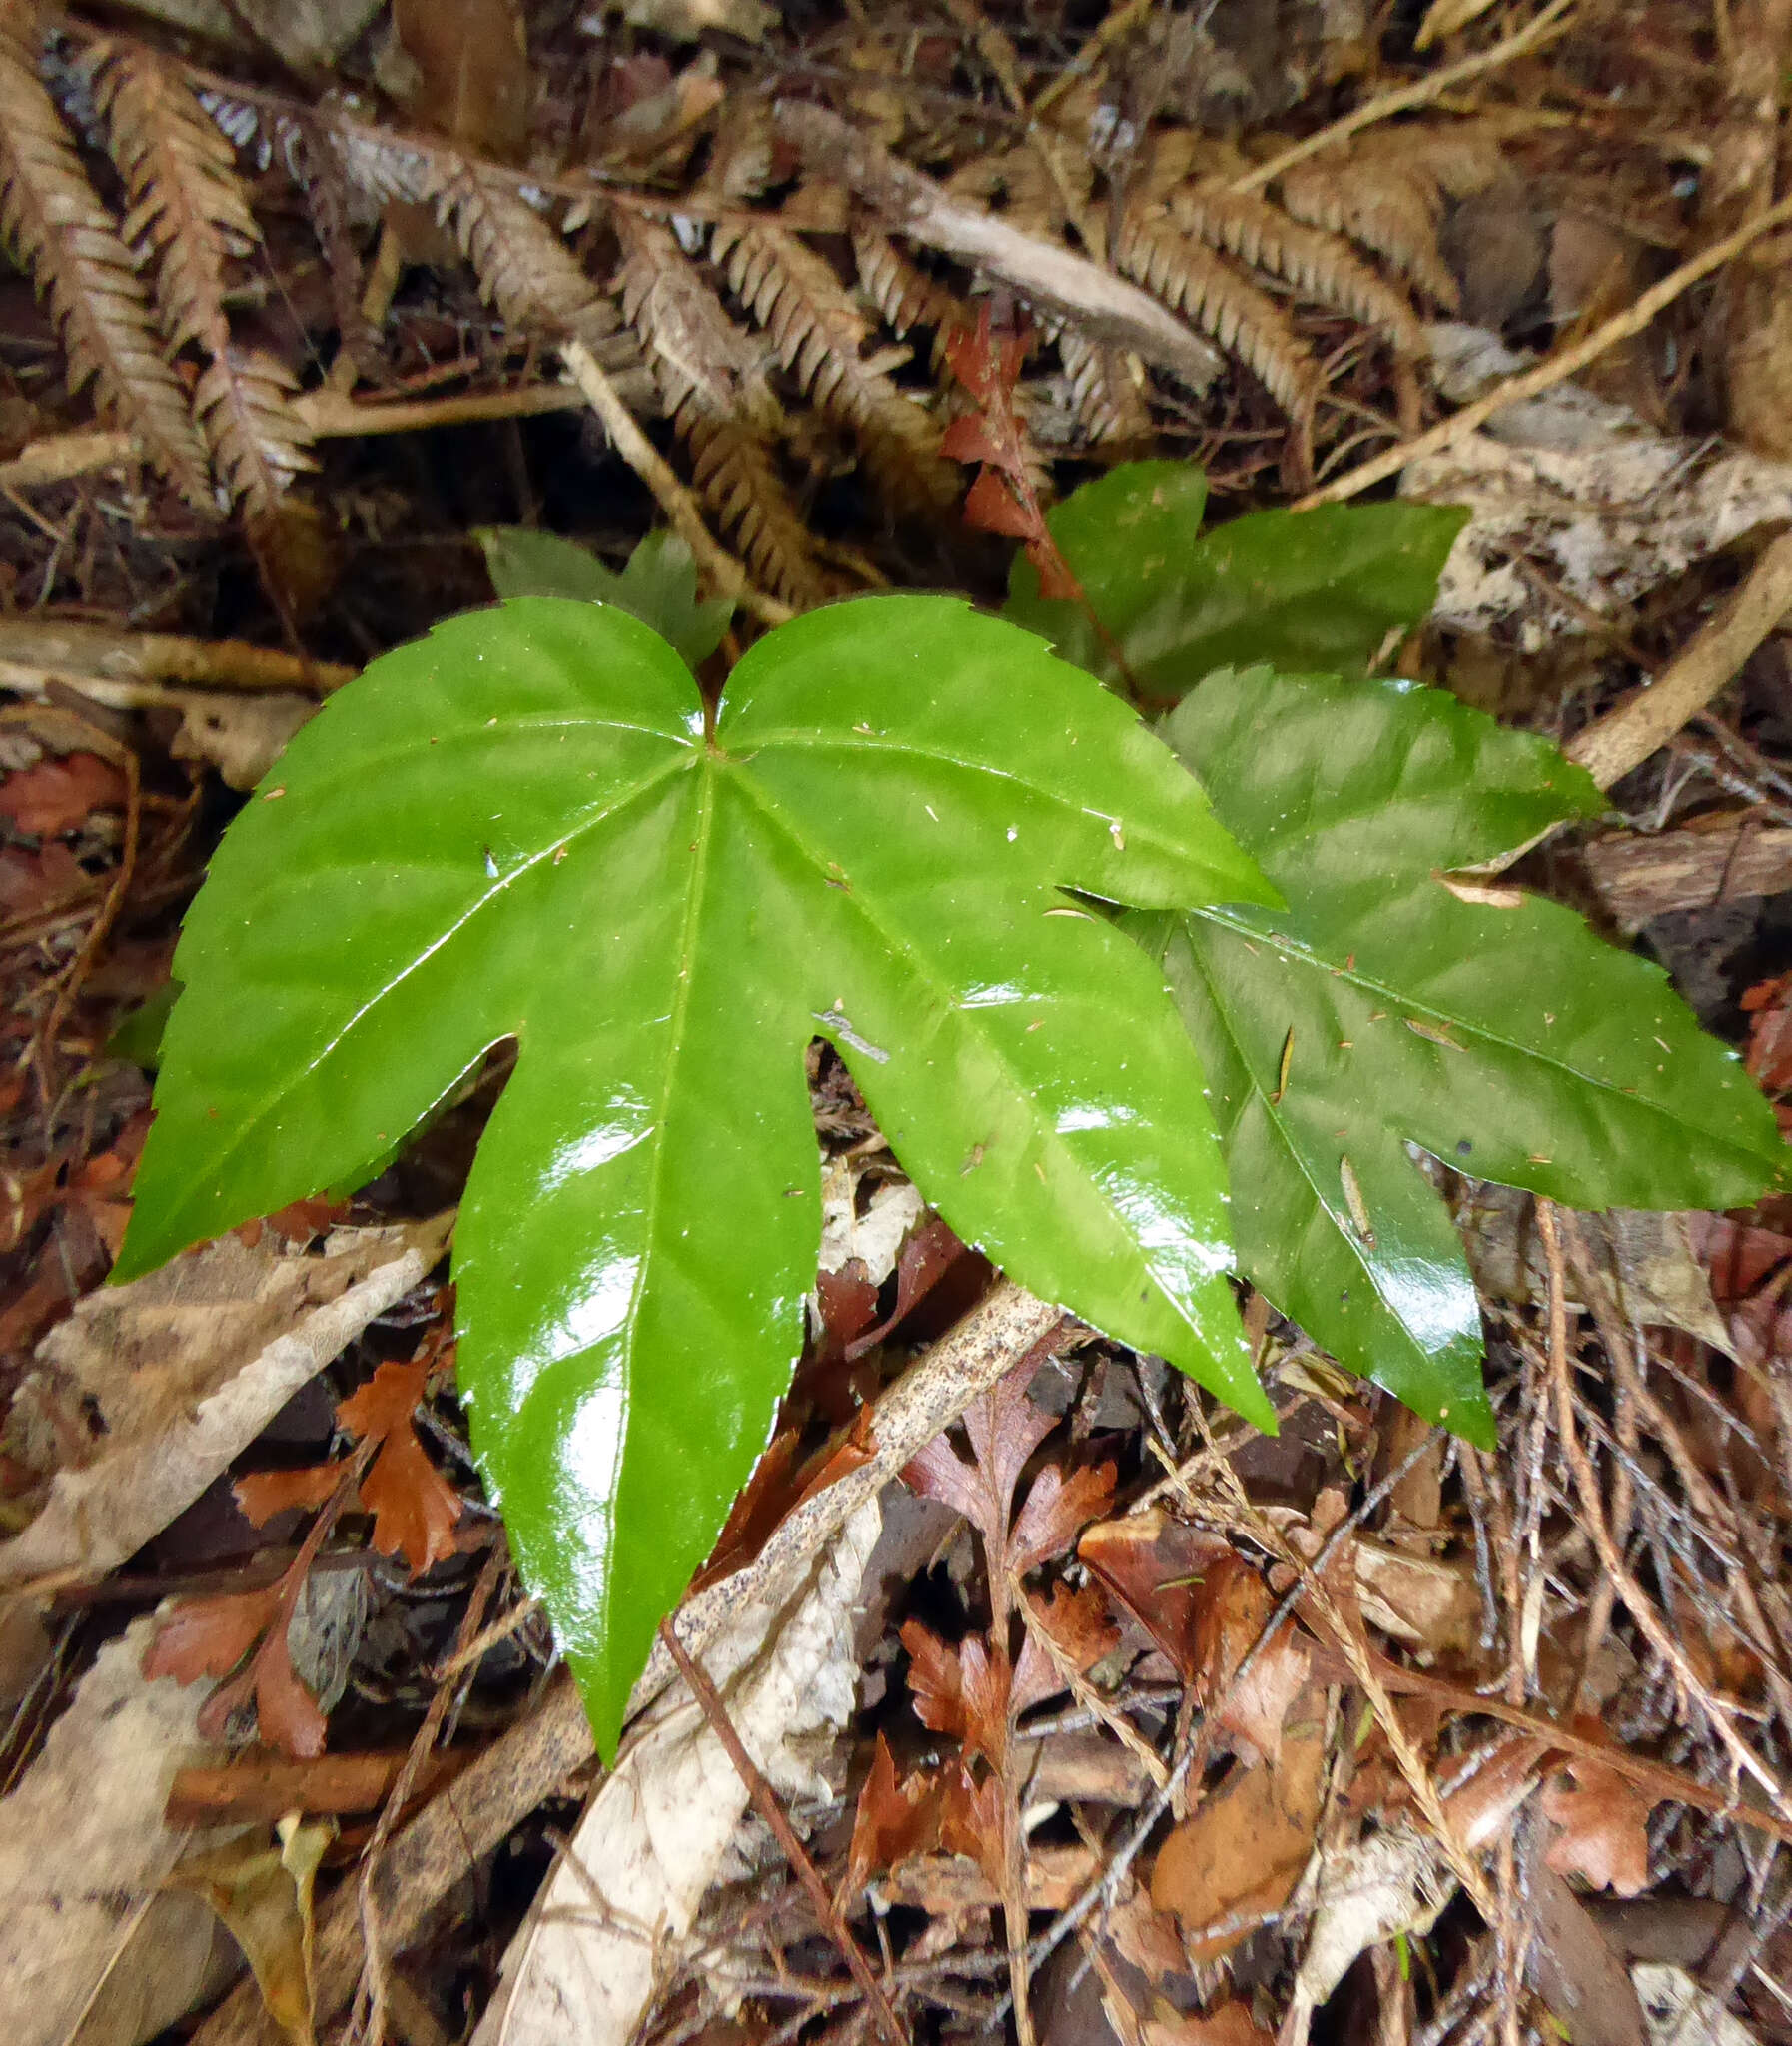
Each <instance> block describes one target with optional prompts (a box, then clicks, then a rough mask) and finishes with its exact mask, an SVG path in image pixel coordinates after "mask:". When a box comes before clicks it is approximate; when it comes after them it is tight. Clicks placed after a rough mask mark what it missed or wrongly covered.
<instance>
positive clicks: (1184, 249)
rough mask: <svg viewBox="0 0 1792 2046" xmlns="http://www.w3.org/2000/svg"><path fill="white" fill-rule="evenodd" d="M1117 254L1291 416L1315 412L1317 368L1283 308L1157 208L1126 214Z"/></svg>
mask: <svg viewBox="0 0 1792 2046" xmlns="http://www.w3.org/2000/svg"><path fill="white" fill-rule="evenodd" d="M1114 256H1115V260H1116V262H1117V263H1118V264H1119V265H1120V268H1121V269H1122V270H1124V271H1125V272H1126V274H1127V275H1128V276H1129V277H1132V278H1135V279H1137V281H1138V282H1139V283H1140V284H1142V285H1144V286H1145V287H1146V288H1147V289H1148V290H1150V291H1154V292H1156V293H1157V295H1158V297H1159V298H1161V299H1162V300H1163V301H1164V303H1165V304H1166V305H1168V306H1170V307H1172V308H1173V309H1174V310H1175V311H1177V312H1180V313H1184V314H1186V315H1187V316H1188V318H1189V319H1191V320H1193V321H1194V322H1195V324H1196V325H1197V326H1198V327H1201V328H1203V329H1205V330H1206V332H1207V333H1209V334H1211V335H1212V336H1213V337H1214V339H1215V340H1216V341H1217V342H1218V343H1219V344H1220V346H1221V347H1222V348H1223V349H1227V350H1229V351H1230V352H1231V353H1232V354H1234V355H1236V356H1237V357H1238V358H1239V360H1240V361H1241V362H1242V363H1244V365H1245V367H1246V368H1247V369H1249V370H1250V371H1252V372H1253V374H1254V375H1255V376H1256V377H1257V379H1258V381H1259V383H1261V384H1262V385H1263V386H1264V388H1265V390H1267V391H1268V392H1269V394H1270V395H1271V397H1272V398H1274V399H1275V400H1276V401H1277V403H1278V404H1279V405H1281V407H1282V408H1283V410H1284V411H1285V412H1286V413H1288V414H1289V416H1290V417H1291V418H1294V419H1300V418H1304V417H1305V416H1306V415H1307V414H1308V413H1309V412H1310V411H1311V410H1312V407H1313V402H1314V399H1315V396H1316V395H1317V393H1318V390H1319V365H1318V364H1317V363H1316V362H1315V360H1314V357H1313V353H1312V351H1311V350H1310V349H1309V348H1308V347H1307V345H1306V343H1305V342H1303V341H1302V339H1301V337H1300V336H1299V335H1298V334H1297V333H1296V332H1295V330H1294V329H1293V327H1291V326H1290V325H1289V322H1288V319H1287V317H1286V315H1285V314H1284V313H1283V311H1282V308H1281V307H1280V306H1278V305H1277V304H1276V302H1275V300H1274V299H1272V298H1270V297H1269V295H1268V294H1267V293H1265V292H1262V291H1260V290H1259V289H1258V288H1257V286H1256V285H1254V284H1252V283H1251V282H1250V281H1249V280H1248V279H1247V278H1244V277H1241V276H1240V275H1239V273H1238V272H1237V271H1236V270H1234V269H1233V268H1232V266H1231V265H1230V264H1229V263H1228V262H1227V261H1226V259H1225V258H1224V257H1223V256H1220V255H1218V254H1216V252H1215V251H1214V250H1212V249H1210V248H1208V247H1207V246H1206V245H1205V244H1204V243H1202V242H1199V241H1197V240H1195V239H1194V238H1193V237H1192V236H1189V235H1185V234H1182V233H1181V232H1179V230H1178V229H1177V227H1176V226H1175V224H1174V223H1173V222H1172V221H1171V220H1170V218H1169V217H1168V215H1167V214H1166V213H1165V212H1164V210H1163V209H1162V208H1161V207H1157V206H1148V205H1135V206H1132V207H1129V208H1128V209H1127V213H1126V216H1125V218H1124V220H1123V221H1122V223H1121V229H1120V234H1119V237H1118V238H1117V240H1116V243H1115V248H1114Z"/></svg>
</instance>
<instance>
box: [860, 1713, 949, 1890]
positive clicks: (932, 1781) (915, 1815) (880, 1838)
mask: <svg viewBox="0 0 1792 2046" xmlns="http://www.w3.org/2000/svg"><path fill="white" fill-rule="evenodd" d="M940 1801H941V1792H940V1780H939V1778H938V1777H937V1776H935V1775H933V1774H931V1773H930V1772H928V1771H927V1770H923V1769H917V1770H916V1771H915V1773H914V1774H913V1775H911V1776H906V1777H904V1778H903V1780H902V1781H901V1782H900V1783H898V1782H897V1780H896V1762H895V1758H894V1757H893V1756H892V1755H891V1753H890V1748H889V1743H888V1742H887V1741H886V1740H885V1739H884V1737H883V1735H882V1734H881V1733H880V1734H879V1735H878V1736H877V1744H876V1746H875V1748H874V1749H873V1750H872V1756H871V1773H870V1774H869V1775H868V1776H867V1777H866V1778H865V1781H864V1785H863V1787H862V1788H861V1789H860V1791H859V1801H858V1807H857V1809H856V1811H855V1812H854V1814H853V1822H852V1845H851V1847H850V1848H849V1849H848V1851H847V1856H846V1885H845V1886H846V1894H847V1895H848V1896H849V1897H856V1896H858V1894H859V1893H860V1891H862V1890H863V1889H864V1887H865V1885H866V1884H867V1883H868V1882H869V1881H870V1880H871V1879H872V1877H873V1876H875V1875H881V1874H882V1873H883V1872H884V1871H885V1870H886V1869H890V1868H895V1867H898V1866H899V1865H900V1864H901V1863H902V1862H904V1861H906V1860H907V1859H908V1858H909V1856H910V1855H912V1854H926V1853H930V1852H931V1851H932V1850H933V1848H934V1847H936V1846H937V1845H938V1843H939V1833H940Z"/></svg>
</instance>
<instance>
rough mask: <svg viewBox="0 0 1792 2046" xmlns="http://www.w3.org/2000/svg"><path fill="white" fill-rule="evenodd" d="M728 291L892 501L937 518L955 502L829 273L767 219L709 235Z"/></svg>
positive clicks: (934, 441) (953, 488) (934, 432)
mask: <svg viewBox="0 0 1792 2046" xmlns="http://www.w3.org/2000/svg"><path fill="white" fill-rule="evenodd" d="M711 253H712V255H713V257H714V259H715V261H716V262H717V263H718V264H719V265H720V266H721V268H722V271H723V273H724V275H725V276H726V277H727V280H728V283H729V286H730V288H731V289H732V290H733V292H734V293H735V295H736V297H738V298H739V299H740V300H741V302H742V303H743V304H744V305H745V306H746V307H747V308H748V309H749V310H750V311H751V313H752V315H753V318H754V319H755V320H757V321H758V322H759V324H760V325H761V326H762V327H763V328H764V329H765V331H766V333H767V334H768V335H769V336H770V337H771V344H772V347H773V348H774V349H775V350H776V351H777V354H778V359H779V361H780V362H782V364H783V365H784V367H785V369H786V370H788V371H789V372H790V374H791V375H792V376H793V377H794V378H795V379H796V381H797V383H798V385H799V386H800V387H801V388H802V390H803V391H804V392H806V393H807V395H808V396H809V397H810V398H811V399H812V400H813V401H814V403H815V405H816V406H817V407H818V408H819V409H820V410H821V411H822V412H823V413H825V414H826V415H827V417H828V418H829V419H831V420H833V421H834V422H835V423H836V424H837V425H839V426H841V427H844V428H845V429H846V431H847V432H848V433H849V434H851V435H852V437H853V438H854V440H855V441H857V442H858V444H859V446H860V448H861V449H862V450H863V451H864V457H865V463H866V466H867V467H868V468H869V469H870V471H871V472H872V474H873V476H875V477H876V478H877V479H878V481H879V482H881V483H882V484H883V485H884V487H885V488H886V489H887V490H888V491H889V492H890V493H891V495H892V497H894V498H895V499H896V500H898V501H899V502H900V503H903V504H906V505H908V506H911V507H913V508H915V509H916V510H918V511H920V512H923V513H928V512H940V511H942V510H943V509H944V508H945V507H946V506H947V505H950V504H951V503H952V501H953V500H954V499H955V498H956V497H957V495H958V478H957V476H956V475H955V473H954V472H953V471H952V470H951V469H949V468H948V467H947V465H946V464H945V463H944V462H943V461H942V460H941V459H940V454H939V431H938V428H937V427H936V426H935V424H934V421H933V419H932V417H931V416H930V415H929V414H928V413H927V412H925V411H924V410H923V409H922V408H921V406H919V405H918V404H916V402H915V401H914V400H913V399H912V398H909V397H907V396H906V395H905V394H904V393H903V392H902V391H901V390H900V389H899V388H898V386H897V385H896V383H895V382H894V380H893V379H892V378H891V377H890V376H889V375H888V373H887V372H886V371H884V370H882V369H880V368H879V367H878V366H877V364H876V362H875V361H873V362H867V361H866V360H865V358H864V356H863V355H862V354H861V350H862V349H863V348H864V345H865V343H866V341H867V340H868V339H869V338H870V334H871V328H870V324H869V322H868V321H867V320H866V319H865V318H864V316H863V315H862V314H861V313H860V311H859V309H858V307H857V306H856V305H855V304H854V303H853V299H852V295H851V294H850V293H849V292H848V291H847V289H846V287H845V286H844V285H842V284H841V282H840V280H839V279H838V278H837V277H836V276H835V275H834V271H833V267H832V265H831V264H829V263H828V262H827V260H826V259H825V258H824V257H822V256H820V255H818V254H817V253H816V251H815V250H813V249H811V248H810V247H809V245H808V244H807V243H806V242H804V241H803V240H801V238H800V237H798V236H796V235H793V234H791V233H790V232H789V230H788V229H786V228H782V227H779V226H777V225H776V224H775V223H773V222H771V221H759V222H755V223H753V224H752V225H751V226H750V227H739V228H718V229H717V231H716V236H715V242H714V245H713V248H712V251H711Z"/></svg>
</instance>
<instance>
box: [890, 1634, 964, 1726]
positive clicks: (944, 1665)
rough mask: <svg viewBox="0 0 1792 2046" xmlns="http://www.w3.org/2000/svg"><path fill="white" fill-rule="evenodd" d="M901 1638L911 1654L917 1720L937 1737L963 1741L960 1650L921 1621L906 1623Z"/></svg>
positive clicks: (910, 1684)
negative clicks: (943, 1736) (949, 1736)
mask: <svg viewBox="0 0 1792 2046" xmlns="http://www.w3.org/2000/svg"><path fill="white" fill-rule="evenodd" d="M899 1638H900V1639H901V1642H902V1645H903V1646H904V1647H905V1648H906V1649H907V1650H908V1689H909V1696H910V1697H912V1698H913V1699H914V1701H915V1716H916V1717H917V1718H918V1719H919V1720H920V1721H921V1724H922V1725H923V1726H928V1727H931V1728H932V1729H933V1731H934V1732H935V1733H949V1734H951V1736H952V1737H953V1738H954V1739H955V1740H957V1739H962V1738H963V1736H964V1731H965V1703H964V1678H963V1675H962V1673H961V1671H960V1669H959V1666H958V1652H957V1650H956V1649H955V1648H953V1647H952V1646H951V1645H950V1644H949V1643H948V1642H946V1641H942V1640H941V1639H940V1637H939V1635H938V1634H936V1633H935V1632H934V1631H933V1629H932V1628H931V1627H926V1626H923V1625H922V1624H921V1622H920V1621H919V1620H918V1619H910V1620H905V1621H904V1622H903V1624H902V1628H901V1632H900V1635H899Z"/></svg>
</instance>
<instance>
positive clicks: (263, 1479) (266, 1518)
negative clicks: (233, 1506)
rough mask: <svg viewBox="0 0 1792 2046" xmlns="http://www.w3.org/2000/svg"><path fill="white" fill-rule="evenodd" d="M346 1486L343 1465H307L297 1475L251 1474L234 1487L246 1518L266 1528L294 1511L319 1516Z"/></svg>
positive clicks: (240, 1479)
mask: <svg viewBox="0 0 1792 2046" xmlns="http://www.w3.org/2000/svg"><path fill="white" fill-rule="evenodd" d="M342 1482H343V1467H342V1465H340V1464H307V1465H305V1466H304V1467H303V1468H302V1469H300V1470H297V1471H251V1472H249V1473H248V1474H247V1475H246V1476H244V1477H242V1478H239V1479H238V1480H237V1481H236V1483H235V1484H234V1485H233V1486H232V1487H231V1491H232V1492H233V1493H235V1494H236V1497H237V1505H238V1506H239V1507H241V1508H242V1510H243V1517H244V1519H245V1520H247V1521H248V1522H249V1523H250V1525H251V1526H252V1527H256V1528H265V1527H266V1526H267V1525H268V1523H269V1522H270V1521H271V1520H273V1518H274V1516H275V1515H276V1514H284V1513H287V1512H289V1511H290V1510H291V1509H292V1508H294V1507H303V1508H305V1509H306V1510H307V1511H308V1512H315V1511H316V1510H317V1509H318V1508H319V1507H321V1506H322V1505H323V1504H324V1502H325V1501H326V1500H327V1499H329V1498H330V1496H331V1495H332V1494H333V1493H334V1492H335V1491H336V1489H337V1487H338V1486H339V1485H340V1484H341V1483H342Z"/></svg>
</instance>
